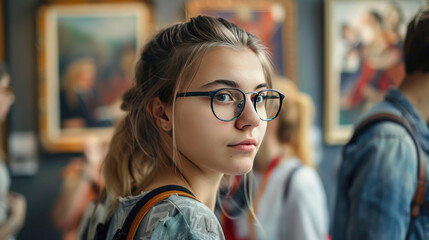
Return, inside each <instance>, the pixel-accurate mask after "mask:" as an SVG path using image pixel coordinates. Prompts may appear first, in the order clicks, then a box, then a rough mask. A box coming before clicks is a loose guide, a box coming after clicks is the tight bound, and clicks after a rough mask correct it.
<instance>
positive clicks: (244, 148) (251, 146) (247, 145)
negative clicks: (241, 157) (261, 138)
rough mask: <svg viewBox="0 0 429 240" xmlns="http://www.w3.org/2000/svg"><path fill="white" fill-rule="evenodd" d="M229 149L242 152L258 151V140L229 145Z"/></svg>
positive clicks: (247, 140)
mask: <svg viewBox="0 0 429 240" xmlns="http://www.w3.org/2000/svg"><path fill="white" fill-rule="evenodd" d="M228 147H230V148H232V149H235V150H237V151H241V152H253V151H255V150H256V140H254V139H246V140H244V141H241V142H240V143H237V144H232V145H228Z"/></svg>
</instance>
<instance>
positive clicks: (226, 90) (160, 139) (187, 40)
mask: <svg viewBox="0 0 429 240" xmlns="http://www.w3.org/2000/svg"><path fill="white" fill-rule="evenodd" d="M135 81H136V82H135V85H134V86H133V87H132V88H131V89H130V90H129V91H128V92H126V93H125V95H124V98H123V103H122V109H123V110H124V111H126V112H127V113H126V115H125V118H124V119H123V120H122V121H121V122H120V123H119V124H118V126H117V128H116V132H115V135H114V137H113V138H112V141H111V145H110V149H109V151H108V154H107V157H106V159H105V162H104V179H105V185H106V191H107V196H108V202H110V203H111V208H110V210H111V211H110V212H111V213H113V217H112V219H111V222H110V224H109V227H108V232H107V239H112V237H113V236H114V235H115V233H116V232H117V230H118V229H120V228H121V227H122V225H123V222H124V219H125V218H126V217H127V215H128V213H129V212H130V210H131V208H132V207H133V206H134V205H135V204H136V202H137V201H139V200H140V199H142V198H143V197H144V196H145V195H146V194H149V193H150V192H151V191H153V190H155V189H159V188H160V187H164V186H171V185H176V186H180V187H183V188H185V189H187V190H189V191H190V193H192V195H194V196H195V199H192V198H188V197H182V196H178V195H172V196H170V197H169V198H167V199H165V200H162V201H161V202H159V203H157V204H156V205H154V206H153V207H152V208H151V209H150V210H149V212H148V213H147V214H146V215H145V217H144V218H143V220H142V221H141V223H140V224H139V226H138V229H137V233H136V236H135V237H136V238H138V239H149V238H150V239H224V236H223V233H222V229H221V226H220V224H219V222H218V221H217V219H216V217H215V216H214V214H213V209H214V205H215V201H216V194H217V191H218V187H219V183H220V181H221V179H222V177H223V175H224V174H231V175H235V174H244V173H246V172H248V171H250V169H251V168H252V166H253V160H254V158H255V155H256V152H257V150H258V148H259V146H260V144H261V142H262V139H263V137H264V134H265V130H266V121H269V120H272V119H274V118H275V117H276V116H277V114H278V112H279V109H280V107H281V102H282V100H283V95H282V94H281V93H279V92H277V91H275V90H272V89H269V87H270V81H271V69H270V64H269V60H268V58H267V53H266V51H265V47H263V45H261V43H260V42H259V40H257V39H256V38H255V37H254V36H253V35H251V34H249V33H247V32H245V31H243V30H242V29H240V28H238V27H237V26H236V25H234V24H231V23H229V22H227V21H226V20H224V19H220V18H211V17H205V16H200V17H196V18H192V19H190V21H189V22H186V23H183V24H177V25H174V26H172V27H170V28H167V29H165V30H162V31H161V32H159V33H158V34H157V35H156V36H155V37H154V38H153V39H152V40H151V41H150V42H149V43H148V44H147V45H146V47H145V48H144V50H143V52H142V54H141V57H140V59H139V62H138V63H137V66H136V79H135Z"/></svg>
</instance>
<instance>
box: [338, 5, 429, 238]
mask: <svg viewBox="0 0 429 240" xmlns="http://www.w3.org/2000/svg"><path fill="white" fill-rule="evenodd" d="M428 36H429V11H428V8H425V9H423V10H421V11H420V12H419V13H418V14H417V15H416V16H415V17H414V18H413V19H412V21H411V22H410V23H409V24H408V28H407V34H406V37H405V41H404V48H403V55H404V62H405V70H406V76H405V77H404V79H403V80H402V83H401V84H400V86H399V88H394V87H392V88H390V89H389V91H388V92H387V94H386V96H385V98H384V101H382V102H381V103H379V104H377V105H376V106H374V107H373V108H372V109H371V110H369V111H368V112H366V113H365V114H364V115H363V116H361V119H360V120H359V121H358V123H361V122H364V121H365V119H369V117H371V116H375V114H378V113H390V114H393V115H394V116H397V117H399V118H400V119H403V120H404V121H406V122H407V123H408V125H410V128H411V131H412V132H413V133H414V135H415V138H414V139H416V143H415V142H414V140H413V138H412V137H411V135H410V133H409V132H408V131H407V130H406V128H404V127H403V126H401V125H400V124H396V123H392V122H391V121H387V120H384V121H381V122H378V123H375V124H373V125H371V126H370V127H368V128H366V129H364V130H362V131H361V132H360V134H358V135H356V136H354V137H353V138H352V140H353V141H350V142H349V143H348V144H347V145H346V146H345V147H344V148H343V155H342V159H343V160H342V163H341V166H340V169H339V173H338V186H337V190H338V193H337V200H336V206H335V216H334V225H333V229H334V230H333V239H334V240H351V239H367V240H372V239H374V240H379V239H389V240H395V239H398V240H404V239H428V236H429V228H428V227H427V226H428V225H427V223H428V222H429V209H428V206H429V191H428V187H427V173H428V172H429V162H428V161H429V129H428V126H427V124H428V123H429V108H428V106H429V94H428V93H429V58H428V56H429V38H428ZM355 131H356V130H355ZM417 146H418V147H419V148H420V149H421V151H422V155H423V156H422V157H423V159H424V163H425V166H424V164H423V166H422V164H419V166H421V168H420V169H418V167H417V166H418V161H417V159H418V156H419V155H418V152H417V149H418V148H417ZM421 169H425V170H426V179H418V176H420V174H419V175H418V170H419V171H420V170H421ZM418 186H419V188H421V189H423V190H424V191H426V194H425V195H423V194H421V195H422V196H423V197H424V198H425V199H424V202H423V205H416V204H415V201H414V200H413V198H414V197H413V196H414V194H415V193H416V190H417V189H418ZM411 207H413V208H412V209H411ZM419 207H420V211H419V212H418V211H416V210H418V209H419ZM411 213H413V215H414V214H415V213H419V214H418V215H417V216H412V215H411Z"/></svg>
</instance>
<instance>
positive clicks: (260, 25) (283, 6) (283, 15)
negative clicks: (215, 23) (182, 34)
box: [186, 0, 298, 82]
mask: <svg viewBox="0 0 429 240" xmlns="http://www.w3.org/2000/svg"><path fill="white" fill-rule="evenodd" d="M295 12H296V11H295V2H294V1H293V0H277V1H276V0H266V1H259V0H235V1H232V0H218V1H209V0H189V1H187V3H186V17H187V18H191V17H194V16H198V15H209V16H214V17H222V18H225V19H227V20H228V21H231V22H233V23H235V24H237V25H238V26H239V27H241V28H243V29H244V30H246V31H247V32H250V33H252V34H253V35H255V36H257V37H258V38H259V39H261V41H262V42H263V43H264V44H265V46H267V47H268V49H269V51H270V54H271V57H272V61H273V64H274V68H275V72H276V73H277V74H278V75H280V76H285V77H287V78H289V79H291V80H293V81H295V82H297V81H298V74H297V66H296V62H297V60H296V49H297V46H296V40H295V39H296V32H295V28H296V17H295Z"/></svg>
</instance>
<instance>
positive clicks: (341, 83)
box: [324, 0, 421, 144]
mask: <svg viewBox="0 0 429 240" xmlns="http://www.w3.org/2000/svg"><path fill="white" fill-rule="evenodd" d="M420 5H421V1H419V0H406V1H405V0H403V1H395V2H392V1H389V0H359V1H358V0H328V1H327V2H326V8H325V9H326V14H325V16H326V19H325V36H326V41H325V44H326V47H325V56H326V59H325V60H326V61H325V62H326V64H325V66H326V68H325V74H326V77H325V131H324V135H325V140H326V142H327V143H328V144H344V143H345V142H346V141H347V140H348V139H349V138H350V137H351V133H352V130H353V124H354V123H355V122H356V121H357V120H358V117H359V116H360V115H361V114H362V113H363V112H364V111H365V110H367V109H369V108H370V107H371V106H373V105H374V104H375V103H377V102H379V101H381V100H382V99H383V98H384V95H385V93H386V91H387V90H388V88H389V87H390V86H398V85H399V84H400V83H401V81H402V78H403V77H404V75H405V70H404V65H403V60H402V44H403V41H404V36H405V32H406V26H407V24H408V22H409V21H410V20H411V18H412V17H413V16H414V15H415V14H416V13H417V11H418V9H419V8H420Z"/></svg>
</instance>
